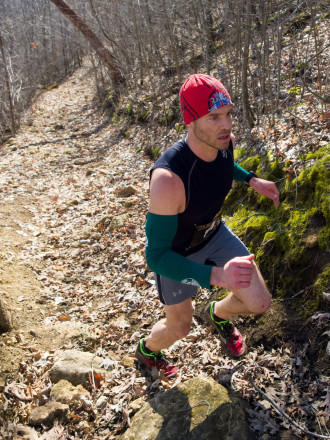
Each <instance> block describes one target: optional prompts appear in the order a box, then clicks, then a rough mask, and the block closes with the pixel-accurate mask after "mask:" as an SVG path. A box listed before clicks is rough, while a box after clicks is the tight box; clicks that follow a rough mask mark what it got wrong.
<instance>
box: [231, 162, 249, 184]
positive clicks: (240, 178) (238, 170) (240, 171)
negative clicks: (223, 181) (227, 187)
mask: <svg viewBox="0 0 330 440" xmlns="http://www.w3.org/2000/svg"><path fill="white" fill-rule="evenodd" d="M248 174H249V172H248V171H246V170H245V169H244V168H242V167H240V166H239V165H238V163H236V162H234V174H233V179H234V180H236V181H237V182H244V181H245V179H246V177H247V176H248Z"/></svg>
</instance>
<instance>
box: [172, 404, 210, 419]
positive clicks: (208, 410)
mask: <svg viewBox="0 0 330 440" xmlns="http://www.w3.org/2000/svg"><path fill="white" fill-rule="evenodd" d="M202 402H205V403H207V404H208V406H209V407H208V409H207V413H206V415H207V416H208V415H209V412H210V408H211V405H210V404H209V402H208V401H207V400H200V401H199V402H197V403H195V405H193V406H190V407H189V408H186V409H180V410H179V411H175V412H187V411H190V410H191V409H193V408H195V406H197V405H199V404H201V403H202Z"/></svg>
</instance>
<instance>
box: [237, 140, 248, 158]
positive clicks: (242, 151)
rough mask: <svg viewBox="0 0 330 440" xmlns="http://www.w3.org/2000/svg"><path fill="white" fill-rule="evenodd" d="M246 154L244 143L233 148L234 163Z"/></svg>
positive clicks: (245, 144)
mask: <svg viewBox="0 0 330 440" xmlns="http://www.w3.org/2000/svg"><path fill="white" fill-rule="evenodd" d="M246 153H247V143H246V142H242V143H241V144H240V145H239V146H236V147H235V153H234V155H235V161H236V162H237V160H238V159H239V158H240V157H242V156H245V154H246Z"/></svg>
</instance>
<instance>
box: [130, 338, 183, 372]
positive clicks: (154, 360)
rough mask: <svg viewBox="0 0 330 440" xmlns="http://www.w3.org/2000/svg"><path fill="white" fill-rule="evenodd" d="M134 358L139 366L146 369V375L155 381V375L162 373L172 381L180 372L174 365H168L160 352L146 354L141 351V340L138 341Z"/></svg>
mask: <svg viewBox="0 0 330 440" xmlns="http://www.w3.org/2000/svg"><path fill="white" fill-rule="evenodd" d="M135 357H136V359H137V360H138V361H139V362H140V364H142V365H143V366H144V367H146V368H147V371H148V373H149V374H150V376H151V377H152V378H153V379H155V373H156V374H158V375H159V374H160V373H163V374H164V376H165V377H167V378H168V379H173V377H175V376H176V375H177V374H178V373H179V371H180V370H179V369H178V368H177V367H176V366H175V365H170V363H169V361H168V360H167V359H166V357H165V355H164V353H163V352H162V351H153V352H151V353H150V354H147V353H146V352H145V351H144V350H143V339H140V342H139V344H138V346H137V349H136V352H135Z"/></svg>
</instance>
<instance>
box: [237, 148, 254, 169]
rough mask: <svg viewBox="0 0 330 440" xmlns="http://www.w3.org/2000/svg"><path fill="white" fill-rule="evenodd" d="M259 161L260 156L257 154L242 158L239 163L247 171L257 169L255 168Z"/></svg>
mask: <svg viewBox="0 0 330 440" xmlns="http://www.w3.org/2000/svg"><path fill="white" fill-rule="evenodd" d="M236 157H237V156H236V151H235V159H236ZM259 163H260V157H259V156H251V157H248V158H247V159H244V160H242V161H241V162H240V163H239V164H240V166H241V167H242V168H245V169H246V170H248V171H254V172H256V171H257V168H258V166H259Z"/></svg>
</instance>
